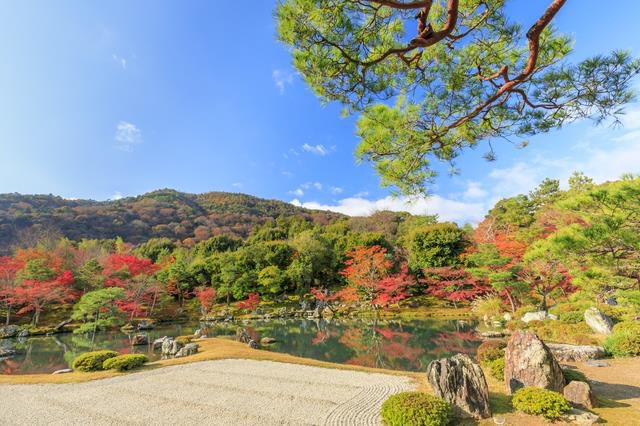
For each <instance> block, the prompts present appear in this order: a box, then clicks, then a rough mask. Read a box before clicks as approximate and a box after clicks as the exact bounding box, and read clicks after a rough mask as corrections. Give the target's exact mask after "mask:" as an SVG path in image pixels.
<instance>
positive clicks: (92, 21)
mask: <svg viewBox="0 0 640 426" xmlns="http://www.w3.org/2000/svg"><path fill="white" fill-rule="evenodd" d="M511 3H512V5H511V6H510V11H511V13H512V14H513V16H514V17H516V18H517V19H518V20H520V21H521V22H526V23H529V22H532V21H533V20H534V19H535V18H536V17H537V16H538V15H539V14H540V12H541V11H542V10H544V8H545V7H546V5H547V3H548V0H535V1H527V2H524V1H512V2H511ZM611 4H613V3H611ZM274 5H275V2H273V1H267V0H260V1H255V2H252V4H251V7H247V6H246V3H244V2H213V1H204V0H202V1H195V0H194V1H182V2H178V1H171V2H169V1H157V0H154V1H136V2H131V1H109V2H98V1H71V0H64V1H59V2H52V1H44V0H42V1H22V2H8V3H6V4H5V5H4V8H3V13H2V14H0V58H1V61H2V63H1V64H0V192H21V193H53V194H56V195H61V196H64V197H67V198H93V199H98V200H104V199H109V198H115V197H120V196H130V195H137V194H141V193H144V192H147V191H150V190H153V189H158V188H167V187H168V188H175V189H177V190H181V191H187V192H206V191H214V190H215V191H233V192H245V193H249V194H253V195H257V196H260V197H267V198H277V199H281V200H284V201H288V202H294V203H296V204H300V205H305V206H309V207H318V208H330V209H333V210H337V211H342V212H345V213H349V214H366V213H368V212H371V211H373V210H375V209H381V208H389V209H395V210H400V209H406V210H409V211H412V212H413V213H418V214H421V213H438V214H439V215H440V216H441V218H443V219H445V220H455V221H458V222H461V223H462V222H465V221H469V222H477V221H478V220H480V219H481V218H482V216H483V215H484V213H485V212H486V210H487V208H488V207H490V205H491V204H492V203H493V202H495V201H496V200H497V199H499V198H501V197H504V196H509V195H514V194H516V193H521V192H528V191H529V190H530V189H531V188H532V187H533V186H535V185H536V183H537V182H538V181H540V180H541V179H542V178H544V177H546V176H549V177H556V178H560V179H563V180H566V177H567V176H568V175H569V174H570V173H571V172H572V171H573V170H582V171H584V172H585V173H587V174H589V175H591V176H593V177H595V178H596V180H597V181H604V180H608V179H614V178H617V177H619V176H620V175H621V174H622V173H624V172H640V161H639V160H640V107H638V106H636V105H631V106H630V107H629V114H628V115H627V118H626V119H625V124H626V126H625V127H624V128H622V129H616V130H613V129H611V128H608V127H598V128H594V127H593V126H591V124H589V123H578V124H576V125H572V126H570V127H568V128H566V129H563V130H562V131H559V132H554V133H551V134H547V135H542V136H539V137H536V138H534V139H532V141H531V145H530V146H529V148H527V149H525V150H516V149H515V148H513V147H512V146H509V145H506V146H505V145H503V144H501V145H500V146H499V147H498V161H496V162H493V163H487V162H486V161H484V160H483V159H482V154H483V152H484V150H483V149H478V150H476V151H470V152H468V153H467V154H465V155H463V156H462V158H460V160H459V161H458V166H459V168H460V169H461V170H462V173H461V174H460V175H458V176H455V177H450V176H448V175H447V174H446V167H443V168H442V169H441V170H442V171H443V172H444V173H443V174H442V175H441V176H440V177H439V178H438V180H437V184H436V186H435V187H434V188H433V193H434V195H433V196H432V197H431V198H429V199H426V200H425V199H421V200H414V201H413V202H409V200H406V199H403V198H400V199H393V198H390V197H389V190H387V189H382V188H380V187H379V181H378V178H377V176H376V175H375V173H374V172H373V170H372V169H371V167H370V166H369V165H367V164H363V165H359V166H358V165H356V164H355V162H354V158H353V150H354V148H355V146H356V144H357V139H356V137H355V136H354V118H347V119H343V118H341V117H340V107H339V106H338V105H324V106H323V105H321V104H320V102H319V101H318V100H317V99H316V98H315V96H314V95H313V94H312V93H311V92H310V91H309V89H308V88H307V87H306V86H305V85H304V83H303V82H302V81H301V79H300V78H299V76H298V75H296V73H295V71H294V70H293V69H292V67H291V65H290V57H289V54H288V52H287V50H286V49H285V47H284V46H282V45H281V44H279V43H278V42H277V41H276V39H275V25H274V22H273V7H274ZM615 5H616V6H615V7H614V6H611V7H606V6H603V3H602V2H600V1H595V0H582V1H580V2H577V1H573V2H568V4H567V6H566V7H565V8H564V9H563V10H562V11H561V13H560V15H559V16H558V18H557V20H556V24H557V26H558V27H559V28H560V29H561V30H562V31H564V32H567V33H569V34H571V35H573V36H574V38H575V40H576V51H575V54H574V57H575V58H576V59H580V58H582V57H584V56H587V55H590V54H594V53H607V52H609V51H611V50H613V49H630V50H631V51H632V52H634V53H635V55H639V54H640V37H639V35H640V30H638V29H637V16H638V15H639V14H640V5H639V4H637V2H633V1H631V0H621V1H618V2H615Z"/></svg>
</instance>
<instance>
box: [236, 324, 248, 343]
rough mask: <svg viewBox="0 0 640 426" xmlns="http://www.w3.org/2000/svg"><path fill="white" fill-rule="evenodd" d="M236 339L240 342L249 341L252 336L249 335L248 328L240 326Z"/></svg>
mask: <svg viewBox="0 0 640 426" xmlns="http://www.w3.org/2000/svg"><path fill="white" fill-rule="evenodd" d="M236 339H237V340H238V342H240V343H249V341H250V340H251V336H249V333H248V332H247V330H246V329H244V328H239V329H237V330H236Z"/></svg>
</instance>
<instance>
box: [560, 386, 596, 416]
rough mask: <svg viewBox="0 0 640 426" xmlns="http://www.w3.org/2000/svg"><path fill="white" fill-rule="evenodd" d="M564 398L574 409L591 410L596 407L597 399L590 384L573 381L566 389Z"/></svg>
mask: <svg viewBox="0 0 640 426" xmlns="http://www.w3.org/2000/svg"><path fill="white" fill-rule="evenodd" d="M564 397H565V398H567V401H569V403H571V405H573V406H574V407H577V408H582V409H585V410H591V409H592V408H593V407H594V406H595V398H594V397H593V392H592V391H591V386H590V385H589V383H585V382H578V381H575V380H574V381H572V382H570V383H569V384H568V385H567V386H565V387H564Z"/></svg>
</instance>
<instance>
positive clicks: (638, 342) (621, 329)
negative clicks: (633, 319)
mask: <svg viewBox="0 0 640 426" xmlns="http://www.w3.org/2000/svg"><path fill="white" fill-rule="evenodd" d="M603 346H604V350H605V351H607V353H609V354H611V355H613V356H615V357H624V356H638V355H640V326H637V325H628V324H625V323H624V322H622V323H620V324H616V326H615V327H614V329H613V334H611V335H610V336H609V337H607V340H605V341H604V345H603Z"/></svg>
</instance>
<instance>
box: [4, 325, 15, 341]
mask: <svg viewBox="0 0 640 426" xmlns="http://www.w3.org/2000/svg"><path fill="white" fill-rule="evenodd" d="M17 334H18V326H17V325H7V326H4V327H0V339H4V338H8V337H15V336H16V335H17Z"/></svg>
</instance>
